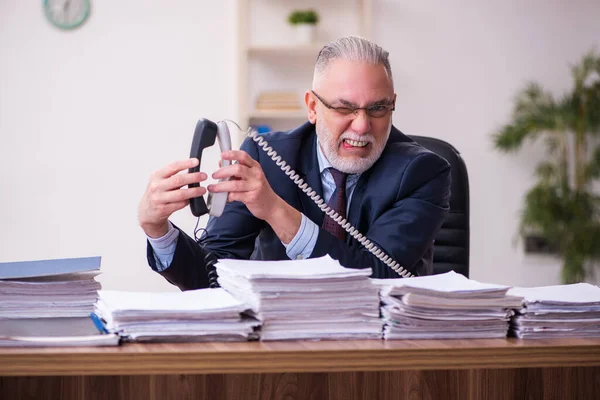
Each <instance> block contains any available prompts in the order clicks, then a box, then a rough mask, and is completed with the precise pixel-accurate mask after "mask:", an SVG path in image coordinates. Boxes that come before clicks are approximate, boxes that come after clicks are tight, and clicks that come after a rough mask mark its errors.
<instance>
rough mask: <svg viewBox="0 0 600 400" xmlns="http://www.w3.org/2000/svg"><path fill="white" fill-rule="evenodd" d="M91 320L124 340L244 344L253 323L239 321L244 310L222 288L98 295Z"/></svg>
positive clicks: (250, 336) (243, 307) (256, 324)
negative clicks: (100, 322) (94, 317)
mask: <svg viewBox="0 0 600 400" xmlns="http://www.w3.org/2000/svg"><path fill="white" fill-rule="evenodd" d="M99 295H100V298H99V300H98V302H97V304H96V311H95V315H97V316H98V317H99V318H100V319H101V320H102V321H103V322H104V324H105V328H106V329H107V330H108V331H109V332H112V333H116V334H118V335H120V336H121V337H123V338H124V339H126V340H130V341H138V342H148V341H169V342H172V341H178V342H198V341H245V340H248V339H249V338H250V339H251V338H253V332H254V330H255V328H256V327H257V326H258V325H259V322H258V321H256V320H251V319H242V316H241V313H242V312H243V311H245V310H246V309H247V308H248V306H246V305H245V304H243V303H242V302H240V301H238V300H236V299H235V298H233V297H232V296H231V295H230V294H229V293H227V292H226V291H225V290H223V289H198V290H191V291H187V292H174V293H150V292H122V291H111V290H102V291H100V292H99Z"/></svg>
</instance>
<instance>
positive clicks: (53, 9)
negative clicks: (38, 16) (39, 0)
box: [44, 0, 90, 29]
mask: <svg viewBox="0 0 600 400" xmlns="http://www.w3.org/2000/svg"><path fill="white" fill-rule="evenodd" d="M44 12H45V13H46V18H48V20H49V21H50V22H52V24H54V25H55V26H57V27H59V28H61V29H73V28H76V27H78V26H79V25H81V24H82V23H83V22H84V21H85V20H86V19H87V17H88V16H89V15H90V0H44Z"/></svg>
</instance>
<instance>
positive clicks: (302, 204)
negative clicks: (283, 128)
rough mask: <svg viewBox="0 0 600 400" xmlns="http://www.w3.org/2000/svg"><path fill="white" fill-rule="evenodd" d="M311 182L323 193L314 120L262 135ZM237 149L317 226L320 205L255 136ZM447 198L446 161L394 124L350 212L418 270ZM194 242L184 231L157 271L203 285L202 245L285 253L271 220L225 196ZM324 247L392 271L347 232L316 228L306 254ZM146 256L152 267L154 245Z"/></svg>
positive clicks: (427, 269)
mask: <svg viewBox="0 0 600 400" xmlns="http://www.w3.org/2000/svg"><path fill="white" fill-rule="evenodd" d="M263 137H264V138H265V139H266V140H267V141H268V142H269V144H270V145H271V146H272V147H273V149H274V150H276V151H277V153H278V154H279V155H281V157H282V159H284V160H285V161H286V162H287V163H288V164H289V165H290V166H291V167H292V168H293V169H294V170H295V171H296V172H297V173H298V174H299V175H300V176H302V177H304V178H305V181H306V182H307V183H308V185H309V186H310V187H312V188H313V189H314V190H316V191H317V192H318V193H319V194H322V187H321V177H320V172H319V165H318V162H317V151H316V145H317V141H316V133H315V127H314V125H312V124H310V123H306V124H304V125H302V126H300V127H298V128H296V129H294V130H292V131H289V132H274V133H269V134H266V135H264V136H263ZM241 148H242V150H245V151H246V152H248V154H250V156H251V157H252V158H254V159H255V160H258V162H259V163H260V165H261V167H262V169H263V171H264V173H265V176H266V178H267V179H268V181H269V183H270V184H271V187H272V188H273V190H274V191H275V192H276V193H277V194H278V195H279V196H280V197H281V198H283V199H284V200H285V201H286V202H287V203H289V204H290V205H292V206H293V207H294V208H296V209H297V210H298V211H300V212H302V213H304V215H306V216H307V217H308V218H310V219H311V220H312V221H314V222H315V223H316V224H317V225H318V226H321V224H322V221H323V213H322V212H321V210H319V208H318V207H317V206H316V205H315V204H314V203H313V202H312V201H311V200H310V198H309V197H308V196H307V195H305V194H304V193H303V192H302V191H301V190H300V189H299V188H297V187H296V185H295V184H294V183H293V182H292V181H291V180H290V179H289V178H288V177H287V176H286V175H285V173H283V172H282V171H281V170H280V169H279V167H278V166H277V165H276V164H275V162H274V161H272V160H271V159H270V158H269V156H268V155H267V154H266V153H265V152H264V151H263V150H262V149H259V148H258V147H257V145H256V143H255V142H253V141H252V140H250V139H247V140H246V141H245V142H244V143H243V144H242V147H241ZM449 199H450V165H449V164H448V162H447V161H446V160H445V159H443V158H441V157H439V156H438V155H436V154H434V153H432V152H430V151H428V150H426V149H425V148H423V147H421V146H420V145H418V144H416V143H415V142H414V141H413V140H411V139H409V138H408V137H407V136H405V135H404V134H402V133H401V132H400V131H398V130H397V129H396V128H394V127H392V131H391V133H390V137H389V140H388V143H387V145H386V147H385V149H384V151H383V153H382V155H381V157H380V158H379V160H377V162H376V163H375V164H374V165H373V166H372V167H371V168H370V169H369V170H368V171H366V172H364V173H363V174H362V175H361V176H360V179H359V180H358V183H357V186H356V187H355V189H354V193H353V195H352V200H351V203H350V210H349V213H348V220H349V221H350V223H351V224H352V225H353V226H354V227H356V228H357V229H358V231H359V232H361V233H362V234H364V235H365V236H367V237H368V238H369V239H370V240H371V241H372V242H374V243H375V244H376V245H377V246H378V247H379V248H381V249H383V250H384V251H385V252H386V253H387V254H389V255H390V256H391V257H392V258H393V259H394V260H396V261H397V262H398V263H400V265H401V266H403V267H404V268H405V269H408V270H409V271H410V272H411V273H413V274H417V275H427V274H431V272H432V259H433V247H432V246H433V238H434V236H435V234H436V232H437V231H438V229H439V228H440V226H441V224H442V220H443V218H444V215H445V213H446V212H447V210H448V204H449ZM206 231H207V235H206V236H205V238H204V239H203V240H202V241H201V246H202V247H201V246H199V245H198V244H197V243H196V242H195V241H194V240H193V239H192V238H190V237H189V236H188V235H186V234H185V233H184V232H181V231H180V233H179V238H178V241H177V248H176V251H175V255H174V257H173V261H172V263H171V265H170V266H169V268H167V269H166V270H165V271H163V272H160V273H161V274H162V275H163V276H164V277H165V278H167V280H169V281H170V282H171V283H173V284H175V285H177V286H178V287H179V288H181V289H182V290H186V289H195V288H202V287H207V286H208V277H207V273H206V271H205V264H204V255H205V251H207V250H208V251H210V252H212V253H213V254H214V255H215V256H216V257H217V258H237V259H256V260H286V259H288V256H287V254H286V252H285V247H284V246H283V245H282V244H281V241H280V240H279V238H278V237H277V236H276V235H275V233H274V232H273V230H272V229H271V228H270V226H269V225H268V224H267V223H265V222H264V221H263V220H260V219H257V218H255V217H254V216H253V215H252V214H251V213H250V212H249V211H248V209H247V208H246V206H245V205H244V204H243V203H241V202H233V203H229V204H227V206H226V208H225V211H224V213H223V215H222V216H221V217H218V218H214V217H213V218H211V219H210V220H209V222H208V224H207V227H206ZM325 254H329V255H330V256H331V257H332V258H334V259H337V260H339V261H340V263H341V264H342V265H344V266H345V267H349V268H366V267H370V268H372V269H373V275H372V276H373V277H376V278H397V277H398V275H397V274H396V273H395V272H394V271H393V270H392V269H390V268H389V267H388V266H386V265H385V264H383V263H382V262H381V261H379V260H378V259H377V258H376V257H375V256H373V255H372V254H371V253H369V251H367V250H366V249H365V248H364V247H363V246H361V245H360V243H358V242H357V241H356V240H355V239H353V238H352V237H351V236H350V235H348V238H347V240H346V241H345V242H344V241H341V240H339V239H337V238H335V237H334V236H332V235H331V234H330V233H329V232H327V231H325V230H323V229H320V231H319V236H318V239H317V243H316V245H315V248H314V250H313V252H312V254H311V257H320V256H323V255H325ZM147 256H148V262H149V264H150V266H151V267H152V268H153V269H154V270H155V271H156V270H157V269H156V264H155V259H154V255H153V251H152V248H151V247H150V245H149V244H148V251H147Z"/></svg>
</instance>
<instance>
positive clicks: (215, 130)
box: [189, 118, 231, 217]
mask: <svg viewBox="0 0 600 400" xmlns="http://www.w3.org/2000/svg"><path fill="white" fill-rule="evenodd" d="M215 138H216V139H217V141H218V142H219V147H220V148H221V152H223V151H226V150H231V136H230V135H229V128H228V127H227V123H225V122H224V121H219V122H217V123H216V124H215V123H214V122H212V121H209V120H207V119H204V118H202V119H200V120H199V121H198V122H197V123H196V129H195V130H194V139H193V140H192V149H191V151H190V158H192V157H196V158H197V159H198V160H199V161H200V162H199V163H198V166H197V167H194V168H190V169H189V172H190V173H192V172H198V171H200V165H201V163H202V151H203V150H204V149H205V148H207V147H210V146H212V145H213V144H215ZM230 164H231V161H229V160H223V161H222V163H221V166H223V167H226V166H228V165H230ZM222 180H223V179H222ZM222 180H221V181H222ZM198 186H199V184H198V183H192V184H190V185H189V187H190V188H192V187H198ZM227 195H228V193H226V192H221V193H209V194H208V199H207V201H206V202H204V198H203V197H202V196H199V197H194V198H192V199H190V208H191V210H192V214H194V215H195V216H196V217H199V216H201V215H204V214H207V213H208V214H209V215H213V216H215V217H219V216H221V214H223V209H225V204H226V203H227Z"/></svg>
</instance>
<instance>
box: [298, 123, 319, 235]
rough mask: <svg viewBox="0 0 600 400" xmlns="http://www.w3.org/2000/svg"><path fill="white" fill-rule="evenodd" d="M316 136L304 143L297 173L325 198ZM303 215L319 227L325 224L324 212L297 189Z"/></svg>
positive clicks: (313, 135)
mask: <svg viewBox="0 0 600 400" xmlns="http://www.w3.org/2000/svg"><path fill="white" fill-rule="evenodd" d="M316 146H317V140H316V134H312V135H311V137H310V139H309V140H307V141H306V142H305V143H304V146H303V147H302V148H301V149H300V160H301V161H300V166H299V168H298V170H297V171H296V172H298V175H300V177H301V178H302V179H304V182H306V183H307V184H308V186H310V187H311V188H312V189H313V190H314V191H315V192H316V193H317V194H318V195H319V196H321V197H323V186H322V184H321V172H320V171H319V162H318V160H317V147H316ZM297 191H298V196H299V197H300V202H301V203H302V208H303V213H304V215H306V216H307V217H308V218H309V219H310V220H312V221H313V222H314V223H315V224H317V225H318V226H321V224H322V223H323V212H322V211H321V210H320V209H319V207H318V206H317V205H316V204H315V202H314V201H312V200H311V199H310V197H308V196H307V195H306V194H305V193H304V192H302V190H301V189H300V188H297Z"/></svg>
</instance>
